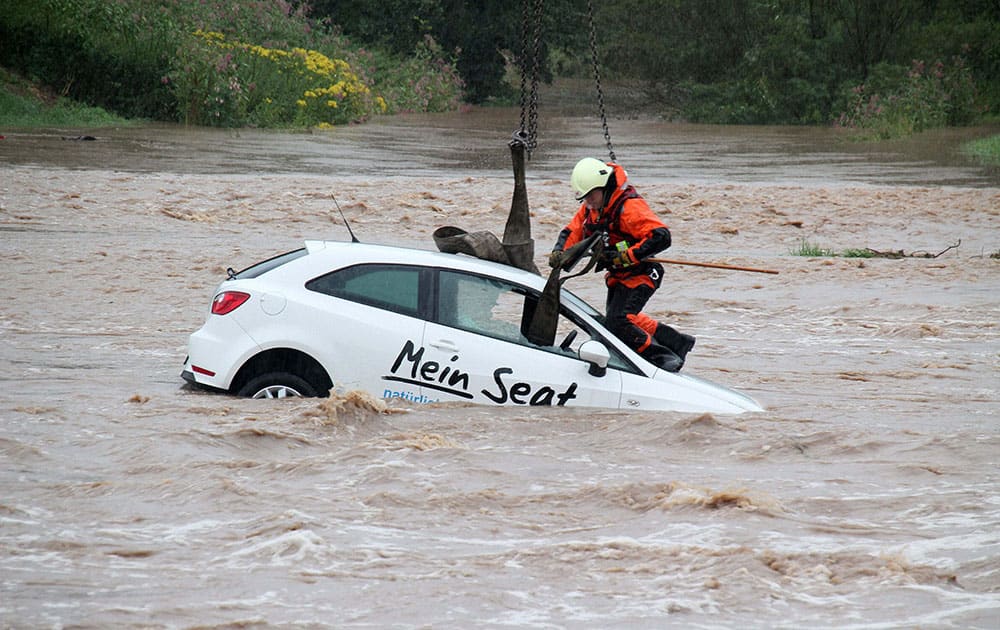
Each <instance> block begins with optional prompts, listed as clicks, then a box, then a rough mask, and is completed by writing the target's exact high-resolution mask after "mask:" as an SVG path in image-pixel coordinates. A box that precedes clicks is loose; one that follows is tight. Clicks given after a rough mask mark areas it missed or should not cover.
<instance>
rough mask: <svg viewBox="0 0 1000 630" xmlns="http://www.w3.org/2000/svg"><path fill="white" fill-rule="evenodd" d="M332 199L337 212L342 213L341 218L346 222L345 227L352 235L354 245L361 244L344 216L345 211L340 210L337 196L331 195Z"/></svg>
mask: <svg viewBox="0 0 1000 630" xmlns="http://www.w3.org/2000/svg"><path fill="white" fill-rule="evenodd" d="M330 197H331V198H332V199H333V203H336V204H337V211H338V212H340V218H341V219H343V220H344V225H346V226H347V232H348V234H350V235H351V242H352V243H360V242H361V241H359V240H358V237H357V236H354V230H352V229H351V224H350V223H348V222H347V217H345V216H344V211H343V210H341V209H340V204H339V203H337V196H336V195H334V194H333V193H330Z"/></svg>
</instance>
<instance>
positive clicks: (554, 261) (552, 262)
mask: <svg viewBox="0 0 1000 630" xmlns="http://www.w3.org/2000/svg"><path fill="white" fill-rule="evenodd" d="M564 258H566V253H565V252H564V251H562V250H561V249H557V250H555V251H553V252H552V253H551V254H549V267H552V268H553V269H555V268H556V267H562V264H563V259H564Z"/></svg>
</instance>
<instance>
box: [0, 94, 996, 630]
mask: <svg viewBox="0 0 1000 630" xmlns="http://www.w3.org/2000/svg"><path fill="white" fill-rule="evenodd" d="M505 115H509V116H510V121H513V120H514V117H513V114H512V113H511V112H503V111H502V110H500V111H499V112H498V111H486V112H483V111H474V112H471V113H468V114H456V115H450V116H431V117H409V118H403V119H391V120H386V121H377V122H376V123H375V124H370V125H364V126H358V127H351V128H346V129H338V130H335V131H333V132H330V133H327V134H317V135H307V134H276V133H263V132H240V133H238V134H236V133H230V132H219V131H211V130H192V129H183V128H176V127H166V126H154V127H144V128H137V129H129V130H121V131H115V130H107V131H102V132H99V133H97V134H95V135H96V136H97V138H98V139H97V140H96V141H70V140H62V139H61V137H62V136H71V135H76V134H75V133H73V132H68V131H61V130H56V131H51V132H33V133H24V134H19V133H5V134H4V135H5V136H6V139H4V140H3V141H0V252H2V255H3V259H4V260H5V262H6V264H5V265H4V266H3V267H2V268H0V286H2V287H3V293H2V295H3V300H2V301H0V358H2V359H3V363H4V365H5V366H6V369H5V370H4V373H3V375H2V376H0V378H2V386H0V462H2V466H0V625H2V626H4V627H13V628H37V627H69V626H74V627H133V626H141V627H200V628H203V627H239V626H243V627H255V626H260V627H264V626H304V627H337V628H362V627H373V628H390V627H394V628H423V627H442V628H448V627H455V628H468V627H491V628H500V627H516V628H626V627H627V628H633V627H637V628H662V627H677V628H692V627H695V628H727V627H761V628H764V627H767V628H773V627H785V628H803V627H812V628H890V627H891V628H896V627H921V628H950V627H954V628H996V627H1000V484H998V476H1000V471H998V466H997V454H998V452H1000V435H998V427H1000V418H998V414H1000V297H998V296H1000V261H998V260H996V259H994V258H991V257H990V254H991V253H994V252H997V251H998V250H1000V240H998V234H1000V189H998V187H997V185H998V183H997V180H996V176H995V174H994V173H991V172H990V171H986V170H983V169H982V168H980V167H977V166H975V165H974V164H971V163H969V162H966V161H964V160H963V159H962V158H961V157H959V156H958V154H957V153H956V152H954V150H953V149H954V147H956V146H957V143H958V142H959V141H961V140H962V139H963V138H964V137H965V136H963V135H962V134H963V133H970V132H967V131H962V132H941V134H940V135H938V136H931V137H929V136H923V137H921V138H918V139H916V140H913V141H910V143H909V144H905V143H904V144H902V145H900V144H896V145H886V146H880V147H877V148H875V149H872V148H871V147H867V148H862V147H860V146H856V145H844V144H842V143H840V142H839V141H838V140H836V139H835V138H833V137H831V134H830V132H829V131H827V130H817V129H812V130H803V129H792V130H786V129H770V128H743V129H739V128H737V129H732V128H713V127H690V126H676V125H666V124H663V123H659V122H655V121H643V120H636V121H613V123H612V130H613V132H614V133H615V136H616V143H617V146H616V149H617V152H618V156H619V158H620V159H621V160H622V161H623V162H625V164H626V166H627V167H628V168H629V170H630V173H632V175H633V177H634V178H635V180H636V182H635V183H636V184H637V185H638V186H639V188H640V191H641V192H642V193H643V194H644V195H645V196H646V197H647V199H649V200H650V202H651V203H652V204H653V205H654V206H655V207H656V208H657V209H658V210H659V211H660V212H661V214H662V216H663V217H664V219H665V220H666V221H667V222H668V223H669V224H670V226H671V229H672V231H673V233H674V241H675V242H674V246H673V247H672V248H671V250H670V254H671V255H672V256H675V257H677V258H690V259H699V260H713V261H717V262H730V263H733V264H748V265H753V266H762V267H770V268H775V269H778V270H779V271H780V272H781V273H780V274H779V275H777V276H763V275H756V274H739V273H725V272H719V271H717V270H708V269H695V268H690V267H672V268H669V269H668V274H669V275H668V277H667V281H666V282H665V284H664V288H663V289H661V291H660V292H659V293H658V294H657V295H656V296H655V297H654V298H653V300H652V302H651V303H650V306H649V312H651V314H653V315H654V316H656V317H658V318H661V319H663V320H667V321H670V322H672V323H673V324H674V325H676V326H677V327H679V328H681V329H683V330H685V331H687V332H691V333H692V334H695V335H697V337H698V345H697V346H696V348H695V351H694V352H693V353H692V355H691V357H690V359H689V361H688V365H687V366H686V367H685V370H686V371H690V372H691V373H692V374H697V375H699V376H704V377H707V378H710V379H711V380H714V381H717V382H721V383H724V384H726V385H729V386H732V387H735V388H738V389H740V390H742V391H745V392H747V393H749V394H751V395H752V396H754V397H755V398H757V399H758V400H760V401H761V402H762V403H763V404H764V405H765V406H766V407H767V411H765V412H762V413H755V414H747V415H741V416H712V415H698V414H680V413H676V414H671V413H638V412H619V411H603V410H599V411H595V410H580V409H536V408H523V407H522V408H502V409H498V408H485V407H468V406H440V407H406V406H395V407H388V408H386V407H384V406H383V405H381V404H379V403H376V402H375V401H372V400H370V399H367V398H366V397H364V396H360V395H357V394H356V393H347V394H345V395H338V396H334V397H333V398H330V399H327V400H296V401H248V400H242V399H236V398H231V397H226V396H219V395H213V394H207V393H202V392H198V391H192V390H188V389H185V388H184V387H182V385H181V381H180V379H179V377H178V373H179V371H180V367H181V363H182V361H183V358H184V353H185V347H186V341H187V335H188V334H189V333H190V332H192V331H193V330H195V329H196V328H197V327H198V326H200V325H201V323H202V321H203V320H204V318H205V316H206V314H207V308H208V303H209V300H210V299H211V296H212V292H213V289H214V288H215V286H216V285H217V284H218V282H219V281H220V280H221V279H222V278H223V277H224V273H225V271H224V270H225V268H226V267H228V266H233V267H236V268H240V267H243V266H246V265H248V264H250V263H252V262H254V261H256V260H260V259H262V258H266V257H269V256H271V255H272V254H274V253H278V252H280V251H286V250H289V249H294V248H295V247H298V246H299V245H300V243H301V241H302V240H303V239H305V238H316V237H324V238H338V239H340V238H347V235H346V231H345V230H344V227H343V225H342V223H341V221H340V219H339V214H337V213H336V212H335V207H334V206H333V202H332V200H331V194H333V195H336V198H337V201H338V203H339V204H340V205H341V207H342V208H343V210H344V213H345V214H346V216H347V217H348V218H349V220H350V221H351V224H352V226H353V228H354V230H355V232H357V233H358V234H359V236H360V237H361V238H362V240H368V241H372V242H390V243H401V244H406V245H411V246H416V247H424V248H430V247H433V244H432V242H431V239H430V234H431V232H433V230H434V229H435V228H436V227H438V226H440V225H446V224H449V225H459V226H463V227H465V228H466V229H492V230H494V231H496V232H497V233H499V232H500V231H502V229H503V224H504V221H505V219H506V212H507V209H508V207H509V204H510V193H511V190H512V181H511V179H510V177H509V169H510V166H509V156H508V154H507V152H506V146H505V137H504V134H506V133H507V131H506V129H507V126H509V125H508V124H507V120H506V119H504V116H505ZM543 124H544V123H543ZM589 132H593V137H591V136H590V135H589ZM925 145H934V146H937V147H938V150H937V151H929V150H927V146H925ZM602 147H603V141H602V139H601V138H600V136H599V127H598V126H597V125H596V124H595V123H594V121H592V120H587V119H579V118H572V117H569V116H566V117H561V118H556V119H554V120H552V121H550V122H549V124H548V126H547V127H543V137H542V148H541V149H540V150H539V152H538V153H537V154H536V155H535V156H534V158H533V160H532V161H531V162H530V163H529V198H530V201H531V204H532V210H533V230H534V236H535V238H536V239H537V242H538V243H539V245H538V247H537V248H536V252H537V253H538V256H537V258H538V259H539V262H541V260H542V257H543V254H544V252H545V251H546V250H547V249H548V246H549V243H550V242H551V241H552V240H554V238H555V236H556V234H557V233H558V231H559V229H560V228H561V227H562V224H563V223H564V222H565V220H566V219H567V218H568V216H569V214H570V212H572V210H573V207H572V200H571V199H570V196H569V194H568V187H567V185H566V183H565V179H566V173H565V172H566V171H567V170H568V168H569V167H570V166H571V164H572V162H573V161H575V159H576V158H577V157H580V156H582V155H587V154H592V155H600V154H601V152H602ZM803 239H806V240H808V241H810V242H814V243H816V244H819V245H822V246H824V247H828V248H832V249H834V250H837V251H842V250H844V249H846V248H857V247H871V248H873V249H876V250H879V251H883V252H887V251H896V250H903V253H904V254H915V253H916V254H919V253H922V252H927V253H929V254H936V253H938V252H940V251H942V250H944V249H946V248H947V247H948V246H949V245H952V244H955V243H957V242H959V241H960V245H959V246H958V247H957V248H955V249H952V250H949V251H947V252H946V253H944V254H941V255H940V256H938V257H936V258H926V257H912V256H907V257H904V258H901V259H888V258H873V259H852V258H841V257H837V258H803V257H799V256H791V255H790V251H791V250H792V249H794V248H795V247H796V246H797V245H798V244H800V243H801V242H802V240H803ZM573 283H574V284H573V285H572V287H571V288H572V289H573V290H574V291H575V292H577V293H578V294H580V295H582V296H584V297H585V298H586V299H588V300H589V301H591V302H592V303H597V304H600V303H602V300H603V291H602V286H601V281H600V278H599V277H598V276H588V277H583V278H578V279H576V280H574V281H573ZM352 360H354V358H353V357H344V361H345V362H346V363H347V364H349V362H350V361H352Z"/></svg>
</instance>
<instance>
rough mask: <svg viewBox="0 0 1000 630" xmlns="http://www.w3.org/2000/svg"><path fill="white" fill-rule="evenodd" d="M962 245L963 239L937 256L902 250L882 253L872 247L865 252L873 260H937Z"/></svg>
mask: <svg viewBox="0 0 1000 630" xmlns="http://www.w3.org/2000/svg"><path fill="white" fill-rule="evenodd" d="M961 244H962V239H958V242H957V243H955V244H954V245H949V246H948V247H945V248H944V249H942V250H941V251H939V252H938V253H936V254H932V253H930V252H911V253H909V254H907V253H906V252H904V251H903V250H901V249H900V250H897V251H894V252H893V251H889V252H880V251H878V250H876V249H872V248H870V247H866V248H865V250H864V251H866V252H868V253H869V254H870V255H871V256H872V257H873V258H937V257H938V256H940V255H941V254H943V253H945V252H947V251H950V250H953V249H956V248H957V247H958V246H959V245H961Z"/></svg>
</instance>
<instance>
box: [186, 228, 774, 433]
mask: <svg viewBox="0 0 1000 630" xmlns="http://www.w3.org/2000/svg"><path fill="white" fill-rule="evenodd" d="M544 284H545V279H543V278H542V277H540V276H538V275H535V274H533V273H530V272H527V271H524V270H521V269H517V268H515V267H512V266H509V265H503V264H499V263H494V262H489V261H485V260H480V259H478V258H475V257H472V256H466V255H461V254H450V253H442V252H433V251H425V250H417V249H407V248H402V247H392V246H385V245H370V244H362V243H357V242H334V241H306V243H305V247H303V248H301V249H297V250H295V251H291V252H288V253H285V254H282V255H280V256H276V257H274V258H271V259H269V260H265V261H263V262H260V263H258V264H255V265H253V266H251V267H249V268H247V269H245V270H243V271H240V272H238V273H236V272H233V271H230V272H229V277H228V278H227V279H226V280H224V281H223V282H222V284H221V285H220V286H219V288H218V290H217V292H216V294H215V297H214V299H213V300H212V304H211V312H210V314H209V315H208V318H207V320H206V321H205V324H204V325H203V326H202V327H201V328H200V329H199V330H198V331H197V332H195V333H194V334H192V335H191V337H190V340H189V344H188V351H189V354H188V357H187V359H186V360H185V363H184V369H183V372H182V374H181V376H182V377H183V378H184V379H185V380H186V381H188V382H189V383H192V384H194V385H197V386H200V387H205V388H209V389H215V390H221V391H225V392H228V393H230V394H235V395H238V396H249V397H253V398H281V397H286V396H326V395H329V392H330V390H335V391H338V392H347V391H350V390H362V391H365V392H368V393H369V394H371V395H373V396H375V397H377V398H382V399H387V400H391V399H402V400H404V401H407V402H408V403H414V404H419V403H437V402H467V403H478V404H486V405H543V406H567V407H570V406H584V407H599V408H610V409H634V410H666V411H682V412H712V413H741V412H746V411H761V410H762V408H761V406H760V405H759V404H757V402H755V401H754V400H753V399H752V398H750V397H748V396H746V395H744V394H742V393H740V392H736V391H733V390H731V389H728V388H726V387H723V386H721V385H717V384H715V383H711V382H709V381H707V380H704V379H700V378H697V377H694V376H690V375H687V374H679V373H671V372H666V371H663V370H661V369H659V368H658V367H656V366H655V365H653V364H651V363H648V362H647V361H645V360H644V359H643V358H642V357H640V356H639V355H638V354H636V353H635V352H634V351H633V350H631V349H630V348H629V347H628V346H626V345H625V344H624V343H623V342H622V341H621V340H619V339H618V338H617V337H615V336H614V335H613V334H612V333H611V332H609V331H608V330H607V329H606V328H605V327H604V325H603V324H602V316H601V314H600V313H599V312H598V311H597V310H595V309H594V308H593V307H592V306H590V305H589V304H587V303H586V302H584V301H583V300H582V299H580V298H579V297H577V296H575V295H574V294H573V293H571V292H570V291H568V290H566V289H563V290H562V293H561V294H560V306H559V315H558V325H557V336H556V343H554V344H553V345H537V344H535V343H532V342H531V341H529V339H528V336H527V332H528V329H529V325H530V321H531V318H532V315H533V313H534V311H535V308H536V306H537V305H538V303H539V299H540V297H541V294H542V290H543V288H544Z"/></svg>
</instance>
